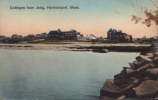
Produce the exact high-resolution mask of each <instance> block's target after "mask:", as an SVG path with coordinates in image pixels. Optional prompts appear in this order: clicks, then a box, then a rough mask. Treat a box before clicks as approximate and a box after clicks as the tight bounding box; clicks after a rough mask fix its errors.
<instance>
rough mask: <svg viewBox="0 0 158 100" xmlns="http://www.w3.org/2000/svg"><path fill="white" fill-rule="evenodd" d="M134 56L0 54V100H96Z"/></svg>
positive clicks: (43, 52)
mask: <svg viewBox="0 0 158 100" xmlns="http://www.w3.org/2000/svg"><path fill="white" fill-rule="evenodd" d="M137 55H138V54H136V53H115V52H113V53H105V54H99V53H91V52H71V51H44V50H0V97H1V98H3V99H2V100H97V98H98V96H99V90H100V88H101V87H102V86H103V84H104V82H105V80H106V79H107V78H112V77H113V75H115V74H116V73H118V72H120V71H121V69H122V67H123V66H127V65H128V62H132V61H133V60H134V58H135V57H136V56H137Z"/></svg>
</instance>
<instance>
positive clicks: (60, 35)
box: [48, 29, 77, 40]
mask: <svg viewBox="0 0 158 100" xmlns="http://www.w3.org/2000/svg"><path fill="white" fill-rule="evenodd" d="M48 39H49V40H77V32H76V31H75V30H71V31H61V30H60V29H58V30H55V31H50V32H49V33H48Z"/></svg>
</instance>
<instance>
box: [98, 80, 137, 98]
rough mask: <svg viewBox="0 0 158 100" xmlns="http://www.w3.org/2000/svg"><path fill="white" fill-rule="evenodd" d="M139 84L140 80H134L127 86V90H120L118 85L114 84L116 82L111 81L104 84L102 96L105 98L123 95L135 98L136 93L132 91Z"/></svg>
mask: <svg viewBox="0 0 158 100" xmlns="http://www.w3.org/2000/svg"><path fill="white" fill-rule="evenodd" d="M137 83H138V80H134V81H133V82H131V84H129V85H128V86H126V87H125V88H120V87H119V86H118V85H116V84H114V80H112V79H109V80H107V81H106V83H105V84H104V86H103V88H102V89H101V92H100V94H101V96H105V97H116V98H118V97H120V96H122V95H126V96H133V95H135V93H134V91H133V90H132V88H133V87H135V85H136V84H137Z"/></svg>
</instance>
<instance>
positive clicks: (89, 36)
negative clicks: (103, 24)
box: [87, 34, 97, 40]
mask: <svg viewBox="0 0 158 100" xmlns="http://www.w3.org/2000/svg"><path fill="white" fill-rule="evenodd" d="M96 39H97V37H96V36H95V35H94V34H90V35H88V36H87V40H96Z"/></svg>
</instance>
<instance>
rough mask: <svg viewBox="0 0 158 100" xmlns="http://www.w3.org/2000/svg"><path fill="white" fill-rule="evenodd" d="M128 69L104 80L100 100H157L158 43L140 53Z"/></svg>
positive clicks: (125, 68)
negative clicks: (131, 99)
mask: <svg viewBox="0 0 158 100" xmlns="http://www.w3.org/2000/svg"><path fill="white" fill-rule="evenodd" d="M129 65H130V67H124V68H123V70H122V71H121V72H120V73H119V74H117V75H115V76H114V79H108V80H106V82H105V84H104V86H103V87H102V88H101V90H100V100H124V99H126V98H139V100H158V43H157V42H156V43H153V45H152V47H151V50H150V51H148V52H141V53H140V55H139V56H138V57H136V60H135V61H134V62H132V63H129Z"/></svg>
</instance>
